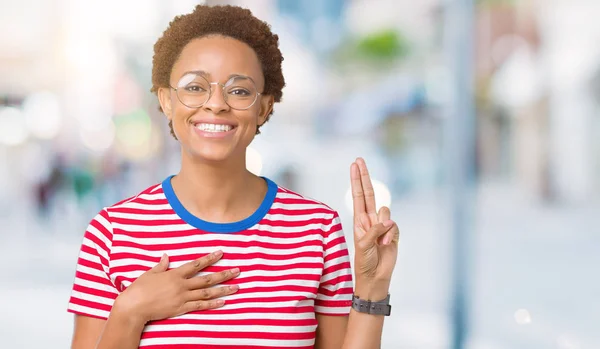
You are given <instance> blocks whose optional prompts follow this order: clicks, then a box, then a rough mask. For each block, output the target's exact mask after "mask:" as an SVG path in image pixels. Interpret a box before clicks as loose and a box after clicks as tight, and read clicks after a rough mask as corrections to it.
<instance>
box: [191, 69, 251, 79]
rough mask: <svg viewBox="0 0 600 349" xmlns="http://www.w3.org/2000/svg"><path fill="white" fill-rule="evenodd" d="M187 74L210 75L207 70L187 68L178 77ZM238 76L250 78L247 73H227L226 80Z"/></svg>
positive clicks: (206, 76)
mask: <svg viewBox="0 0 600 349" xmlns="http://www.w3.org/2000/svg"><path fill="white" fill-rule="evenodd" d="M188 74H196V75H201V76H203V77H205V78H208V76H210V74H209V73H207V72H205V71H204V70H188V71H186V72H184V73H183V74H181V77H180V79H181V78H182V77H184V76H186V75H188ZM238 76H241V77H244V78H250V79H252V77H250V76H248V75H244V74H229V76H228V77H227V80H229V79H231V78H235V77H238ZM252 80H254V79H252Z"/></svg>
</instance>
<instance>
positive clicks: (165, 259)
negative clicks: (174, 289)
mask: <svg viewBox="0 0 600 349" xmlns="http://www.w3.org/2000/svg"><path fill="white" fill-rule="evenodd" d="M168 268H169V256H167V254H166V253H165V254H163V255H162V257H160V261H159V262H158V264H157V265H155V266H154V267H152V268H151V269H150V270H148V272H149V273H160V272H163V271H167V269H168Z"/></svg>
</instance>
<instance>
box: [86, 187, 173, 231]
mask: <svg viewBox="0 0 600 349" xmlns="http://www.w3.org/2000/svg"><path fill="white" fill-rule="evenodd" d="M166 204H167V200H166V198H165V194H164V192H163V190H162V183H157V184H154V185H152V186H150V187H148V188H146V189H144V190H142V191H141V192H139V193H137V194H135V195H133V196H130V197H128V198H126V199H123V200H120V201H118V202H116V203H114V204H112V205H110V206H106V207H104V208H103V209H102V211H100V213H98V215H97V216H96V219H97V218H99V217H102V218H104V219H105V220H107V221H108V222H110V223H112V220H113V218H114V215H115V214H116V215H117V216H118V215H119V214H121V213H148V211H149V210H150V211H151V212H152V211H154V210H155V209H160V207H161V206H164V205H166Z"/></svg>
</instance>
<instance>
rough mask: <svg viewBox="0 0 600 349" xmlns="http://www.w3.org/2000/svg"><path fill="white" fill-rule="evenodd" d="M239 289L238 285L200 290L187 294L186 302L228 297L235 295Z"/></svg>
mask: <svg viewBox="0 0 600 349" xmlns="http://www.w3.org/2000/svg"><path fill="white" fill-rule="evenodd" d="M239 289H240V288H239V286H238V285H231V286H223V287H213V288H201V289H198V290H191V291H188V292H187V293H186V295H185V300H186V301H188V302H191V301H201V300H210V299H215V298H220V297H224V296H228V295H230V294H234V293H236V292H237V291H238V290H239Z"/></svg>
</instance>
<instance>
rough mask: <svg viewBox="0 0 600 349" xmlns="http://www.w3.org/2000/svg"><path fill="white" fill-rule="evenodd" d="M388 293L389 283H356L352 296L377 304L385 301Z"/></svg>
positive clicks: (358, 281) (360, 281)
mask: <svg viewBox="0 0 600 349" xmlns="http://www.w3.org/2000/svg"><path fill="white" fill-rule="evenodd" d="M389 291H390V281H385V280H382V281H362V280H357V281H356V287H355V288H354V295H356V296H358V297H359V298H360V299H364V300H370V301H373V302H378V301H381V300H383V299H385V298H386V297H387V296H388V294H389Z"/></svg>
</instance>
